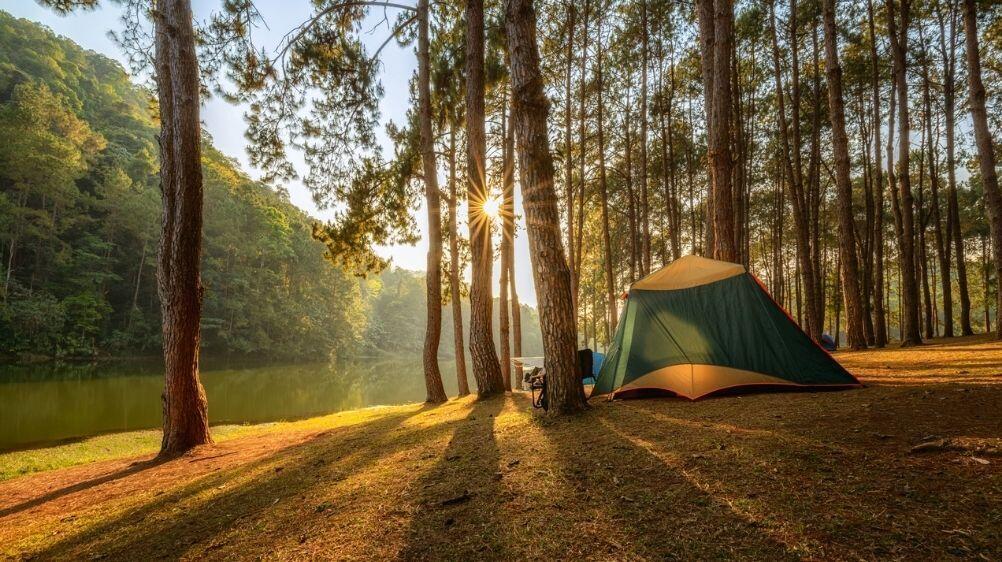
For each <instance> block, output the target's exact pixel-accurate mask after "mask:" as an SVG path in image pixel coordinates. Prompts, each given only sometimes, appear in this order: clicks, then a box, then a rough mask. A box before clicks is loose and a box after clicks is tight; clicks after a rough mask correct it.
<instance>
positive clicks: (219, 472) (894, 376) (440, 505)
mask: <svg viewBox="0 0 1002 562" xmlns="http://www.w3.org/2000/svg"><path fill="white" fill-rule="evenodd" d="M839 359H840V360H841V361H843V363H844V364H846V365H847V367H849V369H850V370H851V371H853V372H855V373H858V374H859V375H860V377H861V378H862V379H863V380H864V382H866V383H867V384H868V387H867V388H865V389H861V390H853V391H845V392H828V393H785V394H779V393H776V394H755V395H744V396H740V397H726V398H717V399H707V400H703V401H700V402H694V403H692V402H683V401H678V400H668V399H652V400H632V401H629V400H624V401H617V402H611V403H610V402H604V401H596V402H594V403H593V406H594V408H593V409H592V410H591V411H590V412H588V413H586V414H584V415H582V416H579V417H575V418H571V419H561V420H550V419H543V418H540V417H538V416H535V415H534V414H533V413H532V412H531V408H530V406H529V404H528V400H527V399H526V398H525V397H524V396H522V395H514V396H509V397H506V398H498V399H492V400H485V401H479V402H477V401H473V400H470V399H465V400H454V401H451V402H449V403H448V404H446V405H444V406H440V407H425V406H418V405H414V406H406V407H395V408H381V409H369V410H362V411H359V412H349V413H344V414H336V415H333V416H328V417H325V418H321V419H319V420H314V421H312V422H310V424H308V425H302V426H289V427H285V428H283V430H282V431H271V432H266V433H264V434H259V435H252V436H248V437H241V438H235V439H231V440H228V441H225V442H223V443H220V444H217V445H214V446H211V447H206V448H204V449H202V450H198V451H195V452H194V453H192V454H191V455H189V456H187V457H184V458H181V459H178V460H175V461H172V462H168V463H164V464H159V465H150V464H142V463H140V464H135V459H133V460H114V461H105V462H100V463H94V464H88V465H84V466H78V467H73V468H67V469H62V470H57V471H51V472H47V473H42V474H36V475H31V476H25V477H21V478H16V479H13V480H10V481H7V482H3V483H0V556H7V557H12V558H35V557H37V558H41V559H53V558H58V559H86V558H102V559H159V558H169V559H175V558H187V559H203V558H208V559H233V558H239V559H257V558H268V559H290V558H292V559H306V558H338V559H362V560H371V559H393V558H402V559H427V560H432V559H436V560H437V559H450V560H472V559H477V560H484V559H569V558H590V559H615V560H624V559H707V558H713V559H725V558H751V559H769V560H774V559H802V558H807V559H875V558H892V559H929V560H940V559H945V558H952V557H963V558H974V559H977V558H982V559H986V560H990V559H1000V558H1002V534H1000V533H1002V531H1000V530H1002V456H999V455H998V449H999V444H1000V437H1002V416H1000V414H999V412H1002V377H1000V376H999V374H1000V373H1002V345H1000V344H998V343H990V342H987V340H984V339H971V340H964V341H961V342H960V343H959V344H957V343H942V342H936V343H934V344H932V345H930V346H927V347H923V348H921V349H919V350H888V351H880V352H862V353H847V354H841V355H839ZM930 437H936V438H942V439H944V440H945V441H944V443H947V444H948V446H945V447H942V448H937V449H934V450H932V451H931V452H923V453H912V452H911V448H912V447H913V446H914V445H915V444H917V443H920V442H923V441H926V440H927V438H930ZM985 463H987V464H985Z"/></svg>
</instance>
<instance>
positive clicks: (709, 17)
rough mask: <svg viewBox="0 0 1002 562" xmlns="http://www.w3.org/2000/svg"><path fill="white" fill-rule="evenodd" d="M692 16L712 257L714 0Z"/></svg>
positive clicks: (706, 246)
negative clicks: (695, 28) (700, 82)
mask: <svg viewBox="0 0 1002 562" xmlns="http://www.w3.org/2000/svg"><path fill="white" fill-rule="evenodd" d="M696 14H697V16H698V20H699V54H700V56H699V59H700V70H701V71H702V75H703V116H704V120H703V122H704V123H705V125H706V152H707V154H706V198H705V199H704V203H703V205H704V206H705V209H704V213H703V223H704V229H705V231H704V232H703V233H702V234H703V236H702V238H703V253H704V254H708V255H713V248H714V241H713V212H714V208H715V207H714V204H713V197H714V194H713V187H714V185H713V173H712V169H713V160H712V156H711V154H713V152H714V148H713V147H714V143H715V142H716V140H717V135H716V132H715V126H716V124H715V122H714V116H713V95H714V89H713V84H714V80H715V76H714V72H715V71H714V53H715V52H716V34H715V33H714V29H713V28H714V19H713V16H714V0H698V2H697V3H696Z"/></svg>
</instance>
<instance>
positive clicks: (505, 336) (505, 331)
mask: <svg viewBox="0 0 1002 562" xmlns="http://www.w3.org/2000/svg"><path fill="white" fill-rule="evenodd" d="M505 102H506V103H504V104H502V106H501V134H502V139H501V189H502V194H501V212H500V217H501V279H500V282H499V287H498V289H499V297H498V309H499V310H498V313H499V314H500V318H499V320H498V341H499V342H500V343H501V378H502V379H503V381H504V389H505V390H506V391H508V392H511V371H512V365H511V332H510V329H509V324H508V318H509V312H510V310H509V305H508V287H509V286H510V285H511V281H510V279H509V275H510V274H511V258H512V253H511V238H509V237H508V223H509V222H512V226H513V227H514V220H515V217H513V216H510V215H508V214H507V213H506V212H505V211H506V210H507V209H508V201H509V199H510V198H513V197H514V193H513V191H512V190H514V187H515V186H514V185H513V183H512V182H509V181H508V179H509V176H508V171H509V170H512V169H514V163H513V162H512V158H514V156H515V155H514V154H512V153H511V152H509V150H508V149H509V147H510V146H511V144H510V143H509V142H508V138H509V137H510V136H511V135H512V133H513V131H512V126H511V120H510V119H508V117H507V109H508V108H507V107H505V106H506V105H509V103H510V102H509V100H508V98H507V96H505Z"/></svg>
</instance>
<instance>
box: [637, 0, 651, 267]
mask: <svg viewBox="0 0 1002 562" xmlns="http://www.w3.org/2000/svg"><path fill="white" fill-rule="evenodd" d="M640 28H641V29H640V42H641V57H640V163H639V167H640V170H639V175H640V178H639V179H640V236H641V239H640V249H641V252H640V255H641V258H642V259H641V267H640V275H641V276H644V275H647V274H648V273H650V271H651V223H650V207H649V205H648V201H647V71H648V67H649V66H650V61H649V56H648V52H649V49H648V34H647V0H641V1H640Z"/></svg>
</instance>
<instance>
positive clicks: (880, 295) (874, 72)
mask: <svg viewBox="0 0 1002 562" xmlns="http://www.w3.org/2000/svg"><path fill="white" fill-rule="evenodd" d="M866 8H867V24H868V26H869V30H870V88H871V94H872V96H873V101H872V104H873V159H874V170H873V173H874V176H875V177H874V181H873V185H874V189H873V193H874V204H873V207H874V221H873V246H874V263H875V264H876V267H875V268H874V272H873V309H874V334H873V339H874V345H875V346H876V347H884V346H886V345H887V312H886V310H887V309H886V308H885V307H884V178H883V163H882V162H881V149H882V147H881V142H880V127H881V117H880V70H879V66H878V64H879V61H880V59H879V57H878V55H877V33H876V26H875V25H874V17H873V0H867V3H866Z"/></svg>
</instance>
